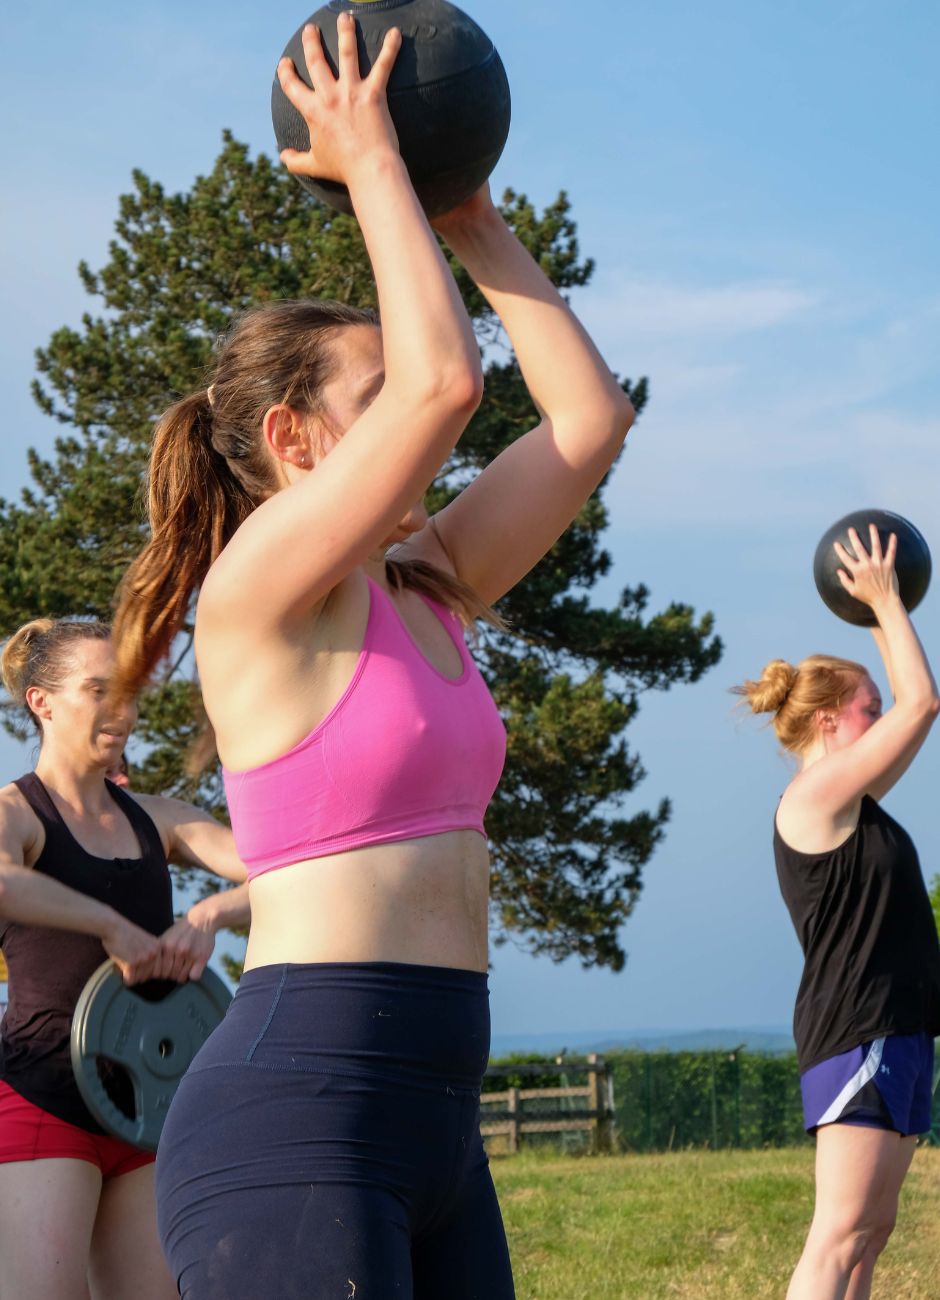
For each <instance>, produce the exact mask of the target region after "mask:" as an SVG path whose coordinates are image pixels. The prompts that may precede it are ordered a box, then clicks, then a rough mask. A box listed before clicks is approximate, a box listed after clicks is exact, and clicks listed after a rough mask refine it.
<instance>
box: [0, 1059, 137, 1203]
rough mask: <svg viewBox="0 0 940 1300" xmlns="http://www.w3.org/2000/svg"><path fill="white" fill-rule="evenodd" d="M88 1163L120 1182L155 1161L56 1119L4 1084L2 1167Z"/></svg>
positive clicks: (0, 1101)
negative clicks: (14, 1163) (30, 1163)
mask: <svg viewBox="0 0 940 1300" xmlns="http://www.w3.org/2000/svg"><path fill="white" fill-rule="evenodd" d="M63 1159H64V1160H87V1161H88V1162H89V1163H90V1164H93V1165H97V1166H98V1168H99V1169H100V1170H101V1177H102V1178H103V1179H108V1178H119V1177H120V1176H121V1174H129V1173H130V1172H131V1171H132V1170H134V1169H140V1168H141V1166H143V1165H149V1164H151V1163H152V1162H153V1160H154V1159H155V1157H154V1154H153V1152H152V1151H141V1149H140V1147H135V1146H131V1144H130V1142H124V1141H122V1140H121V1138H116V1137H104V1136H100V1137H99V1136H98V1135H97V1134H95V1133H86V1132H85V1130H84V1129H83V1128H78V1126H77V1125H75V1124H69V1123H68V1122H67V1121H66V1120H64V1119H56V1117H55V1116H54V1115H50V1114H49V1112H48V1111H46V1110H43V1109H42V1108H41V1107H40V1106H34V1105H33V1103H32V1102H31V1101H27V1100H26V1098H25V1097H21V1096H20V1094H19V1093H18V1092H17V1091H16V1089H15V1088H11V1087H10V1085H9V1084H8V1083H2V1082H0V1164H9V1163H10V1162H11V1161H14V1160H63Z"/></svg>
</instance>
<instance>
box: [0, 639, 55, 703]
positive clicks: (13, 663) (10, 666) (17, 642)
mask: <svg viewBox="0 0 940 1300" xmlns="http://www.w3.org/2000/svg"><path fill="white" fill-rule="evenodd" d="M53 627H55V622H54V621H53V619H51V618H34V619H32V620H31V622H29V623H24V624H23V626H22V627H21V628H19V629H18V630H17V631H16V632H14V633H13V635H12V636H11V637H10V638H9V640H8V641H7V643H6V645H5V646H4V647H3V658H2V661H0V673H2V676H3V684H4V686H5V687H6V690H7V694H8V695H9V696H10V698H11V699H12V700H13V701H14V703H16V704H19V705H23V704H25V702H26V687H27V686H28V685H29V683H28V682H27V681H26V680H25V677H26V667H27V664H28V663H29V660H30V657H31V656H32V653H33V647H34V646H35V643H36V641H37V639H38V638H39V637H43V636H45V635H46V634H47V633H48V632H50V631H51V630H52V628H53Z"/></svg>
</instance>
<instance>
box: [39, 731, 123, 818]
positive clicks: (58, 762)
mask: <svg viewBox="0 0 940 1300" xmlns="http://www.w3.org/2000/svg"><path fill="white" fill-rule="evenodd" d="M104 773H105V769H104V768H103V767H101V766H100V765H99V764H96V765H95V766H94V767H89V766H82V765H80V764H76V763H74V762H73V761H69V760H66V759H65V758H64V756H63V755H61V754H57V753H56V752H55V750H54V748H52V747H50V746H49V742H48V741H47V742H46V744H45V745H43V748H42V752H41V753H40V755H39V762H38V763H37V764H36V775H37V776H38V777H39V779H40V781H41V782H42V783H43V785H44V786H45V787H46V789H47V790H51V791H53V792H54V793H55V794H56V795H58V797H59V798H60V799H61V800H62V802H63V803H65V804H66V805H67V806H68V807H69V808H71V809H73V810H74V811H75V812H76V813H79V814H81V813H92V814H95V813H98V812H100V811H101V810H102V809H103V808H106V807H107V806H108V805H109V804H110V803H111V796H110V794H109V793H108V790H107V788H106V786H105V783H104Z"/></svg>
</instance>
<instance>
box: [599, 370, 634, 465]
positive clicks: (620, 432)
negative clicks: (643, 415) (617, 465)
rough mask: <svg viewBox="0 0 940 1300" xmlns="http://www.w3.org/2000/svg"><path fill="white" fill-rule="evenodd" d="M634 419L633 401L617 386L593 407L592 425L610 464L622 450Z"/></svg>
mask: <svg viewBox="0 0 940 1300" xmlns="http://www.w3.org/2000/svg"><path fill="white" fill-rule="evenodd" d="M635 419H636V411H635V410H634V407H633V403H632V402H631V401H630V399H629V397H628V396H627V395H626V393H625V392H624V391H623V389H621V388H617V389H616V391H615V392H614V393H612V394H611V395H610V396H609V398H607V399H606V400H605V401H604V403H603V404H599V405H598V406H597V408H596V409H595V412H594V419H593V421H592V425H593V428H594V429H595V430H596V435H597V437H598V439H599V441H600V443H601V444H602V445H603V448H604V453H605V459H606V460H607V461H608V463H609V464H611V465H612V464H613V463H614V461H615V460H616V459H617V457H618V456H619V455H620V453H621V451H622V450H623V444H624V443H625V442H626V440H627V434H628V433H629V432H630V429H631V428H632V427H633V421H634V420H635Z"/></svg>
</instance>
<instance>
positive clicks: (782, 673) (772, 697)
mask: <svg viewBox="0 0 940 1300" xmlns="http://www.w3.org/2000/svg"><path fill="white" fill-rule="evenodd" d="M798 676H799V669H797V668H794V667H793V665H792V664H790V663H787V661H786V659H771V661H770V663H769V664H767V665H766V667H765V668H764V671H763V672H762V673H761V675H760V681H756V682H747V683H746V685H745V690H744V694H745V695H746V696H747V699H748V702H749V703H750V706H751V709H752V710H753V712H754V713H777V712H779V710H780V709H782V708H783V706H784V705H785V704H786V702H787V697H788V696H789V694H790V692H791V690H792V689H793V686H794V684H795V682H796V679H797V677H798Z"/></svg>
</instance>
